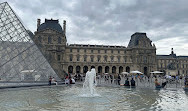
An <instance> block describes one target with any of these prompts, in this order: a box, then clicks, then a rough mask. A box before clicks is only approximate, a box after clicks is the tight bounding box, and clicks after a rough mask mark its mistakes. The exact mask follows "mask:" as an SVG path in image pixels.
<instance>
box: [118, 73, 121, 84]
mask: <svg viewBox="0 0 188 111" xmlns="http://www.w3.org/2000/svg"><path fill="white" fill-rule="evenodd" d="M120 81H121V77H120V75H119V74H118V85H120Z"/></svg>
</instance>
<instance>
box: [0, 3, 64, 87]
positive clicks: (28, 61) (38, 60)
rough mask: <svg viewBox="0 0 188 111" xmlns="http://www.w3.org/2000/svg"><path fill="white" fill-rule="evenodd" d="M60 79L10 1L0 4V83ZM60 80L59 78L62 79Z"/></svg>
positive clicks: (0, 84)
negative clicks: (50, 77) (50, 78)
mask: <svg viewBox="0 0 188 111" xmlns="http://www.w3.org/2000/svg"><path fill="white" fill-rule="evenodd" d="M49 76H52V77H55V78H56V80H57V79H59V78H58V76H57V74H56V73H55V72H54V70H53V69H52V67H51V66H50V64H49V63H48V62H47V60H46V59H45V57H44V56H43V55H42V53H41V52H40V50H39V49H38V48H37V46H36V45H35V43H34V42H33V40H32V39H31V37H30V36H29V34H28V33H27V31H26V29H25V28H24V26H23V24H22V23H21V21H20V19H19V17H18V16H17V15H16V14H15V12H14V11H13V10H12V8H11V7H10V6H9V4H8V3H7V2H4V3H1V4H0V87H1V86H2V84H3V83H4V85H6V84H5V83H15V84H18V85H19V84H20V83H24V82H30V83H31V82H32V83H33V82H38V81H40V82H41V81H48V78H49ZM59 80H60V79H59Z"/></svg>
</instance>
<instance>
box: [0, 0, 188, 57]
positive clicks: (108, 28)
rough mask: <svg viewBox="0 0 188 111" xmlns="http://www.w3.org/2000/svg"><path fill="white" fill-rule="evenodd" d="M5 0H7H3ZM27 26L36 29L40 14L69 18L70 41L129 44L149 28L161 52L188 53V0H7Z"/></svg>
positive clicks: (42, 15)
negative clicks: (134, 37) (132, 37)
mask: <svg viewBox="0 0 188 111" xmlns="http://www.w3.org/2000/svg"><path fill="white" fill-rule="evenodd" d="M0 1H1V2H3V0H0ZM7 2H8V3H9V4H10V6H11V7H12V8H13V10H15V12H16V14H17V15H18V16H19V17H20V18H21V20H22V22H23V23H24V26H25V27H26V28H27V29H29V30H31V31H32V32H34V31H36V26H37V18H40V19H41V22H42V23H43V22H44V20H45V18H47V19H51V18H53V19H59V22H60V24H61V25H63V20H66V21H67V30H66V33H67V40H68V43H69V44H73V43H76V44H99V45H102V44H103V45H122V46H126V47H127V46H128V43H129V40H130V37H131V35H132V34H133V33H135V32H146V33H147V36H148V37H149V38H150V39H151V40H152V42H153V43H154V44H155V45H156V47H157V54H169V53H170V52H171V48H172V47H173V48H174V51H175V53H176V54H177V55H188V44H187V43H188V37H187V36H188V6H187V5H188V0H7Z"/></svg>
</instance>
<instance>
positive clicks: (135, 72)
mask: <svg viewBox="0 0 188 111" xmlns="http://www.w3.org/2000/svg"><path fill="white" fill-rule="evenodd" d="M130 73H132V74H143V73H142V72H140V71H131V72H130Z"/></svg>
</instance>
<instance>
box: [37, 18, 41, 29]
mask: <svg viewBox="0 0 188 111" xmlns="http://www.w3.org/2000/svg"><path fill="white" fill-rule="evenodd" d="M39 26H40V19H37V29H38V27H39Z"/></svg>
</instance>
